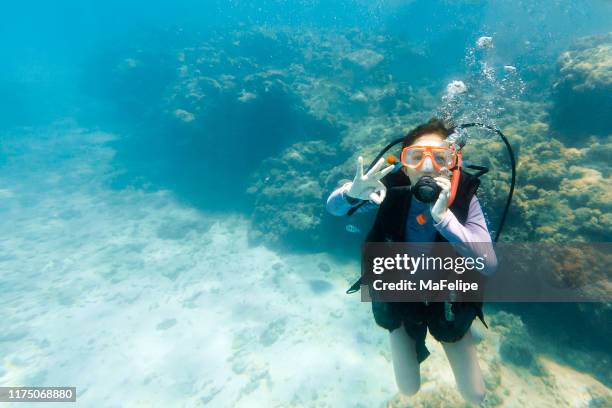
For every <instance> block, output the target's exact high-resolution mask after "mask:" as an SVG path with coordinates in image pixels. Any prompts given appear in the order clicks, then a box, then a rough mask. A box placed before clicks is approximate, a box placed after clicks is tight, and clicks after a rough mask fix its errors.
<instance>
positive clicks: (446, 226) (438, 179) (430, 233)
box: [327, 118, 497, 404]
mask: <svg viewBox="0 0 612 408" xmlns="http://www.w3.org/2000/svg"><path fill="white" fill-rule="evenodd" d="M449 136H450V137H449ZM456 136H457V135H456V134H454V132H453V129H452V128H451V129H449V128H447V127H446V125H445V124H444V123H443V122H442V121H441V120H438V119H436V118H433V119H431V120H430V121H429V122H427V123H425V124H422V125H420V126H418V127H416V128H415V129H413V130H412V131H410V132H409V133H408V134H407V135H406V136H405V137H404V138H403V142H402V153H401V165H400V163H397V162H396V163H393V160H391V163H392V164H391V165H389V166H387V167H385V168H383V166H384V163H385V160H384V158H381V159H380V160H378V161H377V162H376V164H375V165H374V166H373V167H372V168H371V169H369V170H368V171H367V172H366V173H365V174H364V170H363V158H362V157H359V158H358V164H357V174H356V175H355V178H354V180H353V181H352V182H348V183H346V184H344V185H342V186H341V187H339V188H337V189H336V190H335V191H334V192H333V193H332V194H331V195H330V197H329V198H328V200H327V210H328V211H329V212H330V213H331V214H333V215H336V216H343V215H347V214H348V215H350V214H352V213H353V212H356V211H358V212H363V211H368V210H369V209H373V208H377V209H378V211H377V214H376V221H375V222H374V226H373V227H372V229H371V231H370V232H369V234H368V236H367V238H366V241H367V242H384V241H392V242H434V241H435V242H450V243H451V244H458V245H457V247H455V248H456V251H457V252H458V253H460V254H461V255H462V256H473V255H474V254H476V253H479V254H483V253H486V254H487V256H486V257H485V259H486V261H485V269H484V271H483V273H485V274H491V273H493V272H494V271H495V270H496V268H497V259H496V256H495V252H494V251H493V246H492V241H491V237H490V235H489V231H488V228H487V225H486V223H485V218H484V215H483V212H482V209H481V207H480V204H479V202H478V199H477V198H476V195H475V193H476V190H477V188H478V184H479V180H478V176H477V175H471V174H469V173H466V172H463V171H462V170H460V160H461V155H460V153H459V150H460V148H461V147H462V146H459V147H457V144H456V143H452V141H453V140H455V139H454V138H456ZM395 161H397V159H395ZM458 162H459V163H458ZM458 164H459V165H458ZM398 168H401V170H398ZM394 170H395V171H394ZM458 172H460V174H458V176H459V177H455V175H456V174H457V173H458ZM451 174H453V175H452V177H451ZM398 187H400V188H398ZM398 203H399V205H398ZM402 207H403V208H402ZM406 207H408V208H406ZM398 210H399V211H398ZM354 286H355V285H354ZM449 310H450V311H452V313H450V317H449ZM372 311H373V314H374V318H375V320H376V323H377V324H378V325H379V326H381V327H383V328H385V329H387V330H388V331H389V332H390V342H391V354H392V359H393V368H394V372H395V379H396V382H397V385H398V388H399V390H400V391H401V393H402V394H405V395H413V394H415V393H416V392H417V391H418V390H419V388H420V385H421V380H420V367H419V364H420V363H421V362H422V361H423V360H425V359H426V358H427V356H428V355H429V351H428V350H427V347H426V346H425V337H426V335H427V330H428V329H429V332H430V334H431V335H432V336H433V337H434V338H435V339H436V340H438V341H440V342H441V343H442V346H443V348H444V351H445V353H446V356H447V358H448V361H449V363H450V365H451V367H452V370H453V374H454V376H455V380H456V382H457V386H458V388H459V391H460V393H461V395H462V396H463V398H464V399H465V400H467V401H468V402H472V403H476V404H479V403H480V402H482V401H483V399H484V397H485V386H484V382H483V379H482V374H481V371H480V366H479V365H478V358H477V355H476V349H475V343H476V340H475V339H474V336H473V335H472V332H471V331H470V328H471V325H472V321H473V320H474V318H476V317H479V318H480V320H481V321H482V322H483V323H484V318H483V313H482V303H468V302H464V303H460V302H457V303H454V302H453V303H452V304H451V303H448V302H446V303H439V302H430V303H428V302H421V303H416V302H404V303H398V302H372ZM485 326H486V324H485Z"/></svg>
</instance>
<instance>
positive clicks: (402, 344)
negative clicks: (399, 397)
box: [390, 323, 421, 395]
mask: <svg viewBox="0 0 612 408" xmlns="http://www.w3.org/2000/svg"><path fill="white" fill-rule="evenodd" d="M390 339H391V356H392V358H393V370H394V371H395V382H396V383H397V387H398V388H399V390H400V392H401V393H402V394H404V395H413V394H416V392H417V391H418V390H419V388H420V387H421V371H420V369H419V362H418V360H417V356H416V350H415V346H414V340H412V339H411V338H410V336H408V333H406V330H405V329H404V324H403V323H402V325H401V326H400V327H399V328H398V329H395V330H393V331H392V332H391V333H390Z"/></svg>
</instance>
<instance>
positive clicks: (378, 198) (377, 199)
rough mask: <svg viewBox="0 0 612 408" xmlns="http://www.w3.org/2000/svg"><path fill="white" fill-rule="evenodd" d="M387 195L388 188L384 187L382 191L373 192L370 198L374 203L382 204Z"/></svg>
mask: <svg viewBox="0 0 612 408" xmlns="http://www.w3.org/2000/svg"><path fill="white" fill-rule="evenodd" d="M386 196H387V190H386V189H382V190H380V191H378V193H377V192H373V193H372V194H370V200H372V201H373V202H374V203H376V204H378V205H380V203H382V202H383V200H384V199H385V197H386Z"/></svg>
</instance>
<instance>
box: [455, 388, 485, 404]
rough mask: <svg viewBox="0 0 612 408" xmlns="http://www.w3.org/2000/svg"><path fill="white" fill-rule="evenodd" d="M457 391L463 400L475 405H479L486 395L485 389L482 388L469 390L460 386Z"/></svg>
mask: <svg viewBox="0 0 612 408" xmlns="http://www.w3.org/2000/svg"><path fill="white" fill-rule="evenodd" d="M459 391H460V392H461V396H462V397H463V399H464V400H466V401H467V402H470V403H472V404H475V405H480V404H481V403H482V402H483V401H484V399H485V397H486V395H487V393H486V391H484V390H482V391H479V390H471V389H465V388H463V387H462V388H460V389H459Z"/></svg>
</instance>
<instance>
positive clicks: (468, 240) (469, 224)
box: [434, 196, 497, 275]
mask: <svg viewBox="0 0 612 408" xmlns="http://www.w3.org/2000/svg"><path fill="white" fill-rule="evenodd" d="M434 227H435V228H436V229H437V230H438V232H440V234H441V235H442V236H443V237H444V238H446V239H447V240H448V242H450V243H452V244H455V245H454V246H455V249H456V250H457V251H458V252H459V253H460V254H461V255H463V256H466V257H467V256H469V257H477V256H483V257H484V258H485V261H484V264H485V268H484V270H483V271H481V273H482V274H484V275H492V274H493V273H495V271H496V270H497V257H496V256H495V251H494V250H493V244H492V241H491V235H490V234H489V230H488V228H487V223H486V222H485V218H484V214H483V213H482V208H481V207H480V203H479V202H478V198H476V196H473V197H472V200H471V201H470V208H469V210H468V216H467V219H466V221H465V224H461V223H460V222H459V220H458V219H457V218H456V217H455V214H453V212H452V211H451V210H447V211H446V214H445V215H444V217H443V218H442V219H441V220H440V222H438V223H435V224H434Z"/></svg>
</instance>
